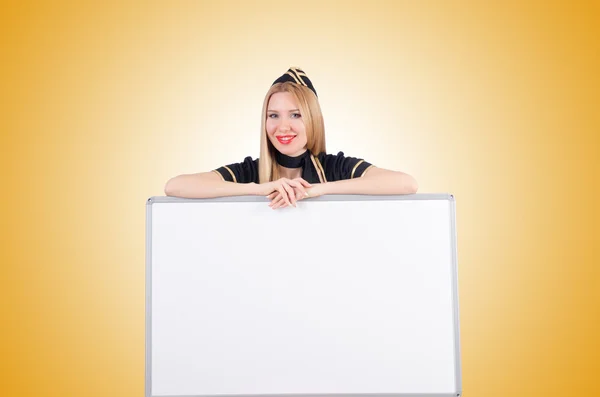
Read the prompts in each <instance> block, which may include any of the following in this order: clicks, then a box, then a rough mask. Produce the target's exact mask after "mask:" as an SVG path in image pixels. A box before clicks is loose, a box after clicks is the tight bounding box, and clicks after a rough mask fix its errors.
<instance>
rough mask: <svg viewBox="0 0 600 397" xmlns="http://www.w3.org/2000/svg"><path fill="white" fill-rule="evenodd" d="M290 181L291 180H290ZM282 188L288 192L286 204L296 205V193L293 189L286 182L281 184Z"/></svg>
mask: <svg viewBox="0 0 600 397" xmlns="http://www.w3.org/2000/svg"><path fill="white" fill-rule="evenodd" d="M290 182H292V181H290ZM283 188H284V189H285V191H286V192H287V194H288V197H289V200H287V201H286V202H287V203H288V205H293V206H294V207H295V206H296V195H295V194H294V189H293V188H292V187H291V186H290V185H289V184H287V183H284V184H283Z"/></svg>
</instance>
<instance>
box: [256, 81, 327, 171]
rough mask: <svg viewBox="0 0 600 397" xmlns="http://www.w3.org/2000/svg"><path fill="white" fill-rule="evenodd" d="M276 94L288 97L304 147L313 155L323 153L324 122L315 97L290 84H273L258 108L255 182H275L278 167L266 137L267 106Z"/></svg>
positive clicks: (304, 88) (298, 86)
mask: <svg viewBox="0 0 600 397" xmlns="http://www.w3.org/2000/svg"><path fill="white" fill-rule="evenodd" d="M277 92H289V93H290V94H292V96H293V97H294V99H295V100H296V103H298V108H299V109H300V114H301V115H302V120H303V122H304V128H305V129H306V147H307V149H308V150H309V151H310V153H312V154H313V155H317V154H319V153H322V152H325V151H326V150H325V123H324V122H323V114H322V113H321V106H320V105H319V101H318V100H317V96H316V95H315V93H314V92H312V91H311V90H310V89H309V88H307V87H304V86H301V85H298V84H294V83H291V82H284V83H276V84H274V85H273V86H271V88H270V89H269V91H268V92H267V95H266V96H265V101H264V103H263V109H262V120H261V123H260V157H259V160H258V178H259V183H265V182H271V181H274V180H277V179H279V167H278V164H277V161H276V160H275V153H276V150H277V149H275V147H274V146H273V144H272V143H271V141H270V140H269V137H267V127H266V121H267V107H268V105H269V100H270V99H271V96H272V95H273V94H275V93H277Z"/></svg>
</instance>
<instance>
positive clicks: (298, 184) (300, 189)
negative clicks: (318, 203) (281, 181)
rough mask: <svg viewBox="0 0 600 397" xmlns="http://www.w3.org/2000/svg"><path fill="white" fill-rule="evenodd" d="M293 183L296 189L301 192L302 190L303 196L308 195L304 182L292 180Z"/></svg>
mask: <svg viewBox="0 0 600 397" xmlns="http://www.w3.org/2000/svg"><path fill="white" fill-rule="evenodd" d="M292 183H293V185H292V186H293V187H294V189H295V190H299V191H300V192H302V195H303V196H306V190H305V189H304V186H302V184H301V183H300V182H299V181H292Z"/></svg>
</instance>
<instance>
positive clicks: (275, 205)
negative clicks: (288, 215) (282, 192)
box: [271, 200, 288, 210]
mask: <svg viewBox="0 0 600 397" xmlns="http://www.w3.org/2000/svg"><path fill="white" fill-rule="evenodd" d="M287 206H288V205H287V204H286V203H285V201H283V200H279V201H278V202H277V203H276V204H274V205H273V207H271V208H273V209H274V210H276V209H278V208H285V207H287Z"/></svg>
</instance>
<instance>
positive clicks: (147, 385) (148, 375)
mask: <svg viewBox="0 0 600 397" xmlns="http://www.w3.org/2000/svg"><path fill="white" fill-rule="evenodd" d="M152 202H153V197H151V198H149V199H148V203H147V205H146V286H145V292H146V301H145V308H146V317H145V318H146V323H145V335H146V339H145V340H146V345H145V354H146V357H145V382H144V397H152V205H151V204H152Z"/></svg>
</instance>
